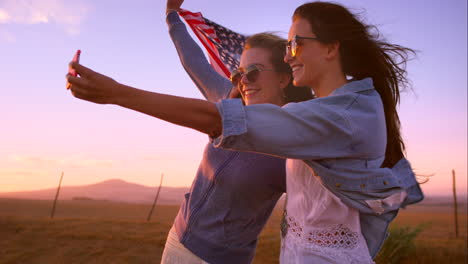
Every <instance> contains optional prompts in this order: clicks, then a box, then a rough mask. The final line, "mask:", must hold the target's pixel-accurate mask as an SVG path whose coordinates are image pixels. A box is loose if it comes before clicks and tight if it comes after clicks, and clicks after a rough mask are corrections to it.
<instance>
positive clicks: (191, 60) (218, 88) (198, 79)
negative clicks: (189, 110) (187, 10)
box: [166, 12, 232, 102]
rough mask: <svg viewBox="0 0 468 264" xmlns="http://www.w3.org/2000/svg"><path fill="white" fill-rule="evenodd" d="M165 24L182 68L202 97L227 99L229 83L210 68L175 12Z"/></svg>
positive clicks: (229, 89)
mask: <svg viewBox="0 0 468 264" xmlns="http://www.w3.org/2000/svg"><path fill="white" fill-rule="evenodd" d="M166 22H167V25H168V27H169V34H170V36H171V39H172V41H173V43H174V46H175V48H176V50H177V53H178V54H179V58H180V61H181V63H182V66H183V67H184V69H185V71H186V72H187V73H188V75H189V76H190V78H191V79H192V81H193V82H194V83H195V85H196V86H197V87H198V89H199V90H200V92H201V93H202V94H203V96H204V97H205V98H206V99H207V100H208V101H211V102H218V101H219V100H221V99H224V98H227V97H228V95H229V93H230V91H231V88H232V84H231V82H230V81H229V80H228V79H227V78H225V77H224V76H222V75H220V74H219V73H218V72H216V71H215V70H214V69H213V67H211V65H210V63H209V62H208V61H207V59H206V57H205V54H204V53H203V51H202V50H201V49H200V47H199V46H198V45H197V43H196V42H195V41H194V40H193V39H192V38H191V37H190V35H189V33H188V31H187V28H186V26H185V24H184V23H183V22H182V20H181V19H180V17H179V15H178V14H177V12H170V13H169V14H168V15H167V18H166Z"/></svg>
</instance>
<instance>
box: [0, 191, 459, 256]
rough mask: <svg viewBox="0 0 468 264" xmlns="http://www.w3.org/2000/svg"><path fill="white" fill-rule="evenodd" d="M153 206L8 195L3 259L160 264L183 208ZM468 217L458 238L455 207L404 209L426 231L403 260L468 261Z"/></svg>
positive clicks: (0, 249) (272, 243) (408, 223)
mask: <svg viewBox="0 0 468 264" xmlns="http://www.w3.org/2000/svg"><path fill="white" fill-rule="evenodd" d="M150 206H151V205H149V204H125V203H114V202H106V201H59V202H58V204H57V209H56V213H55V217H54V219H50V210H51V207H52V202H51V201H33V200H14V199H0V263H5V264H6V263H67V264H68V263H159V261H160V258H161V254H162V250H163V247H164V243H165V239H166V235H167V232H168V230H169V228H170V226H171V224H172V221H173V219H174V217H175V215H176V213H177V210H178V206H157V207H156V208H155V211H154V213H153V218H152V220H151V221H150V222H147V221H146V218H147V214H148V212H149V210H150ZM466 215H467V213H466V206H465V207H464V208H462V210H461V212H460V214H459V224H460V230H459V232H460V236H461V237H460V238H458V239H455V237H454V228H453V214H452V210H451V208H450V207H449V206H413V207H411V208H409V209H406V210H403V211H402V212H401V213H400V215H399V216H398V217H397V219H396V220H395V222H394V224H393V225H392V227H391V229H392V232H394V231H395V230H399V228H401V227H408V228H409V229H410V230H414V228H416V227H418V226H419V227H421V228H422V231H421V232H420V233H419V234H418V235H417V237H416V239H415V241H414V247H411V246H405V248H404V249H408V250H407V252H406V254H407V255H406V256H399V257H402V258H401V259H400V260H399V261H398V262H396V263H412V264H413V263H431V264H433V263H467V235H466V233H467V217H466ZM280 219H281V210H280V209H277V210H276V211H275V212H274V213H273V215H272V217H271V218H270V220H269V222H268V224H267V226H266V227H265V229H264V230H263V232H262V234H261V237H260V241H259V245H258V249H257V254H256V257H255V260H254V263H256V264H260V263H277V262H278V261H277V260H278V254H279V252H278V251H279V228H278V226H279V223H280ZM421 224H422V226H421ZM393 237H397V238H398V235H395V236H393ZM403 242H404V241H403ZM403 242H401V241H396V244H397V245H398V244H400V245H406V244H404V243H403ZM396 252H397V254H398V253H399V252H400V251H396ZM401 252H402V253H401V254H403V251H401ZM377 263H395V261H394V260H392V259H381V258H379V259H378V261H377Z"/></svg>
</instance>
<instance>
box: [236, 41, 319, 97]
mask: <svg viewBox="0 0 468 264" xmlns="http://www.w3.org/2000/svg"><path fill="white" fill-rule="evenodd" d="M286 43H287V41H286V39H284V38H282V37H279V36H277V35H276V34H274V33H270V32H264V33H258V34H255V35H251V36H249V37H248V38H247V39H246V41H245V45H244V50H248V49H251V48H262V49H265V50H268V51H270V54H271V56H270V62H271V64H272V65H273V68H274V69H275V70H276V71H277V72H284V73H287V74H289V75H290V76H291V80H290V82H289V84H288V86H287V87H286V88H285V90H284V95H285V97H286V98H285V101H286V103H289V102H301V101H306V100H309V99H312V98H313V96H312V90H311V89H310V88H309V87H304V86H303V87H298V86H294V85H293V83H292V80H293V78H292V70H291V67H290V66H289V64H287V63H286V62H284V55H285V53H286Z"/></svg>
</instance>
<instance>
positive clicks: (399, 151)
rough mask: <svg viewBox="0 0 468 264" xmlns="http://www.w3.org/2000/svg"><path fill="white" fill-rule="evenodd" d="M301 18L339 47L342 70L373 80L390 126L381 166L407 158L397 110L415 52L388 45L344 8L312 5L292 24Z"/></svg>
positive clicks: (321, 38)
mask: <svg viewBox="0 0 468 264" xmlns="http://www.w3.org/2000/svg"><path fill="white" fill-rule="evenodd" d="M298 18H302V19H305V20H307V21H308V22H309V23H310V25H311V26H312V31H313V33H315V35H316V36H317V38H318V39H319V41H320V42H322V43H326V44H329V43H336V42H339V44H340V46H339V47H340V49H339V52H340V56H341V67H342V71H343V73H344V74H345V75H346V76H350V77H352V78H353V79H354V80H361V79H364V78H367V77H371V78H372V80H373V82H374V87H375V89H376V90H377V92H378V93H379V94H380V97H381V98H382V101H383V105H384V111H385V120H386V126H387V147H386V151H385V160H384V162H383V164H382V167H392V166H393V165H394V164H395V163H396V162H398V160H400V159H401V158H403V157H404V152H405V144H404V142H403V140H402V137H401V133H400V118H399V117H398V112H397V110H396V107H397V105H398V103H399V102H400V88H402V87H406V86H407V85H408V83H409V81H408V79H407V77H406V76H407V72H406V69H405V68H406V62H407V61H408V58H409V55H414V54H415V51H414V50H412V49H409V48H406V47H402V46H400V45H395V44H391V43H387V42H385V41H384V40H383V39H381V38H380V34H379V32H378V30H377V28H376V27H375V26H371V25H366V24H364V23H363V22H361V21H359V19H358V18H357V17H356V15H354V14H352V13H351V12H350V11H349V10H348V9H346V8H345V7H343V6H341V5H339V4H334V3H329V2H313V3H306V4H303V5H301V6H299V7H298V8H297V9H296V10H295V11H294V15H293V21H294V20H296V19H298Z"/></svg>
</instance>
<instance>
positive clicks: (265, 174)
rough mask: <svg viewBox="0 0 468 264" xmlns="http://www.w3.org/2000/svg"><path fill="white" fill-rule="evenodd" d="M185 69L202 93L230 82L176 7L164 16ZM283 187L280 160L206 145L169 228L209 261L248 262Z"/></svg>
mask: <svg viewBox="0 0 468 264" xmlns="http://www.w3.org/2000/svg"><path fill="white" fill-rule="evenodd" d="M166 21H167V24H168V26H169V33H170V35H171V38H172V41H173V42H174V45H175V47H176V49H177V52H178V54H179V57H180V59H181V62H182V65H183V67H184V69H185V70H186V71H187V73H188V74H189V76H190V78H191V79H192V80H193V82H194V83H195V84H196V86H197V88H198V89H199V90H200V92H201V93H202V94H203V96H205V98H206V99H207V100H209V101H212V102H218V101H220V100H221V99H223V98H226V97H227V96H228V94H229V92H230V90H231V88H232V85H231V82H230V81H229V80H228V79H226V78H224V77H222V76H220V75H219V74H218V73H217V72H216V71H215V70H214V69H213V68H212V67H211V65H210V64H209V63H208V62H207V60H206V58H205V55H204V54H203V51H202V50H201V49H200V48H199V46H198V45H197V44H196V43H195V42H194V40H193V39H192V38H191V37H190V35H189V33H188V32H187V29H186V27H185V24H184V23H183V22H182V21H181V20H180V18H179V16H178V14H177V13H176V12H171V13H169V14H168V16H167V20H166ZM285 191H286V173H285V159H281V158H278V157H272V156H269V155H262V154H258V153H249V152H239V151H231V150H225V149H220V148H215V147H214V146H212V145H211V144H208V145H207V146H206V148H205V150H204V152H203V157H202V160H201V163H200V165H199V168H198V171H197V173H196V175H195V179H194V181H193V183H192V186H191V189H190V192H189V193H187V194H186V195H185V199H184V201H183V202H182V204H181V207H180V210H179V213H178V214H177V217H176V219H175V222H174V228H175V231H176V233H177V236H178V239H179V240H180V243H182V244H183V245H184V247H186V248H187V249H188V250H190V251H191V252H193V253H194V254H195V255H196V256H198V257H200V258H201V259H203V260H204V261H207V262H209V263H211V264H216V263H226V264H229V263H233V264H234V263H235V264H237V263H250V262H251V261H252V260H253V257H254V255H255V248H256V246H257V237H258V235H259V234H260V232H261V230H262V229H263V227H264V226H265V224H266V221H267V220H268V218H269V216H270V215H271V212H272V210H273V208H274V206H275V205H276V202H277V201H278V199H279V198H280V197H281V195H282V194H283V193H284V192H285Z"/></svg>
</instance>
